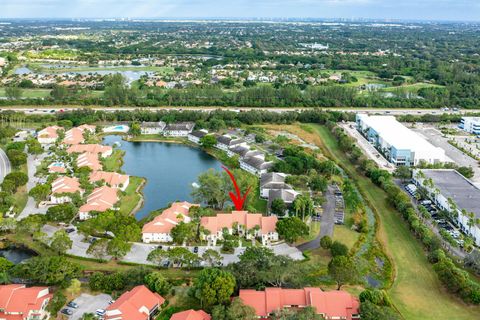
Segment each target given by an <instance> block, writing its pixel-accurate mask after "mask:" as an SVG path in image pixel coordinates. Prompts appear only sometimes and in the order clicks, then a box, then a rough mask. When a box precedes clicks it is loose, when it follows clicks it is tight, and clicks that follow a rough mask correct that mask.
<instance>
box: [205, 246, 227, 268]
mask: <svg viewBox="0 0 480 320" xmlns="http://www.w3.org/2000/svg"><path fill="white" fill-rule="evenodd" d="M202 259H203V261H205V262H206V263H207V264H208V265H209V266H212V267H214V266H220V265H221V264H222V260H223V257H222V255H221V254H220V253H218V251H216V250H213V249H207V250H205V252H204V253H203V255H202Z"/></svg>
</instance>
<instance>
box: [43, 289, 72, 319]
mask: <svg viewBox="0 0 480 320" xmlns="http://www.w3.org/2000/svg"><path fill="white" fill-rule="evenodd" d="M65 303H67V297H65V295H64V294H63V292H62V291H60V290H57V291H56V292H55V294H54V295H53V297H52V299H50V301H49V303H48V306H47V310H48V312H50V313H51V314H57V313H58V312H59V311H60V309H61V308H62V307H63V306H64V305H65Z"/></svg>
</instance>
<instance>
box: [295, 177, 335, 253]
mask: <svg viewBox="0 0 480 320" xmlns="http://www.w3.org/2000/svg"><path fill="white" fill-rule="evenodd" d="M325 199H326V201H325V203H324V204H323V213H322V218H321V220H320V232H319V234H318V235H317V237H316V238H315V239H313V240H311V241H309V242H305V243H302V244H301V245H298V246H297V249H298V250H300V251H302V252H303V251H307V250H314V249H317V248H319V247H320V239H322V238H323V237H324V236H329V237H330V238H331V237H333V227H334V226H335V219H334V215H335V194H334V190H333V186H331V185H329V186H328V188H327V191H326V192H325Z"/></svg>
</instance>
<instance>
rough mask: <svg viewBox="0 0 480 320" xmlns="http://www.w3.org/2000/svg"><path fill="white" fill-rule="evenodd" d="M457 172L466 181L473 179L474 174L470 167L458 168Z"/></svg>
mask: <svg viewBox="0 0 480 320" xmlns="http://www.w3.org/2000/svg"><path fill="white" fill-rule="evenodd" d="M457 171H458V172H459V173H460V174H461V175H462V176H464V177H465V178H467V179H471V178H473V175H474V172H473V169H472V167H460V168H458V169H457Z"/></svg>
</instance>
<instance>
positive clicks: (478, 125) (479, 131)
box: [459, 117, 480, 135]
mask: <svg viewBox="0 0 480 320" xmlns="http://www.w3.org/2000/svg"><path fill="white" fill-rule="evenodd" d="M459 127H460V128H461V129H463V130H465V131H467V132H468V133H473V134H475V135H480V117H463V118H462V120H460V125H459Z"/></svg>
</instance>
